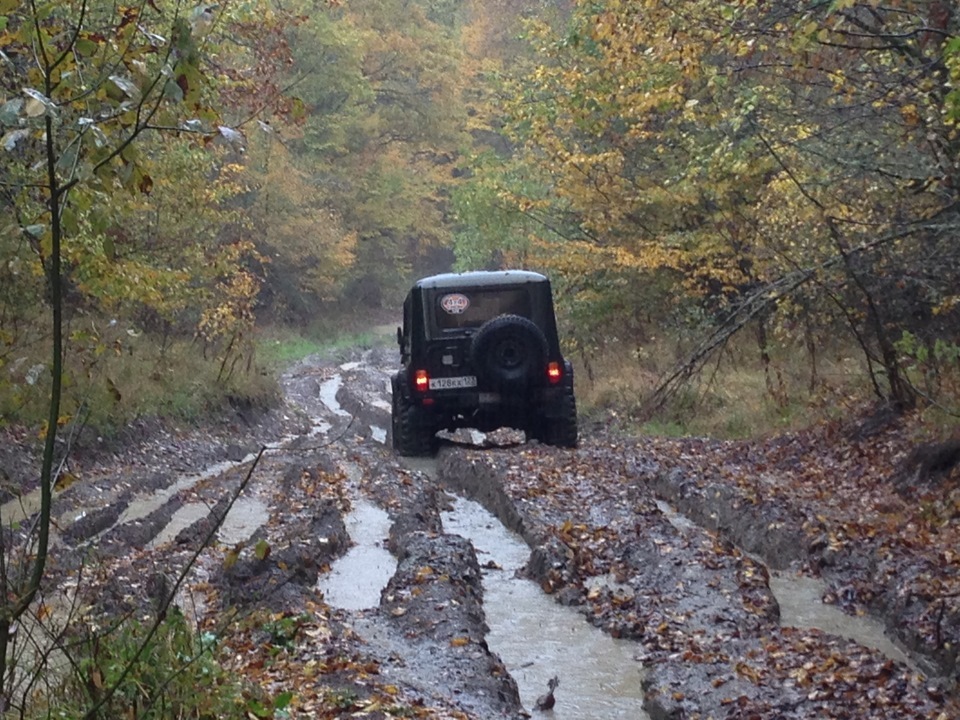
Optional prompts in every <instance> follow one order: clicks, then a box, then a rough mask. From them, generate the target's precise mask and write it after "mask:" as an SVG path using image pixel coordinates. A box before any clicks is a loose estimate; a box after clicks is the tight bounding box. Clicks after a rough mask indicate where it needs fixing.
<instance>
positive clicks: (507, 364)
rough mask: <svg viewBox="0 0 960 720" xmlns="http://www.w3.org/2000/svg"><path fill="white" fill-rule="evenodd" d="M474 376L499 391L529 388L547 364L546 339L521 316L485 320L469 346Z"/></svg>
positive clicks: (541, 332)
mask: <svg viewBox="0 0 960 720" xmlns="http://www.w3.org/2000/svg"><path fill="white" fill-rule="evenodd" d="M470 358H471V360H472V361H473V366H474V368H475V369H476V372H477V375H478V376H479V377H480V378H481V380H483V381H485V382H486V383H487V384H490V385H493V386H494V387H496V388H498V389H500V390H521V389H525V388H527V387H529V386H530V385H531V383H532V382H533V380H534V378H537V377H538V376H539V374H540V373H542V372H543V368H544V366H545V365H546V362H547V338H546V336H545V335H544V334H543V331H542V330H541V329H540V328H539V327H537V325H536V324H535V323H534V322H533V321H531V320H528V319H527V318H525V317H521V316H520V315H500V316H498V317H495V318H493V319H491V320H488V321H487V322H485V323H484V324H483V325H481V326H480V329H479V330H477V333H476V335H474V336H473V341H472V342H471V344H470Z"/></svg>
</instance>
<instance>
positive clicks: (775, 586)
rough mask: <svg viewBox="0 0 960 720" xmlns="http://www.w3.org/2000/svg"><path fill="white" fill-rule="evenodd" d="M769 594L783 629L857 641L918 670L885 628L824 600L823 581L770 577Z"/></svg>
mask: <svg viewBox="0 0 960 720" xmlns="http://www.w3.org/2000/svg"><path fill="white" fill-rule="evenodd" d="M770 590H771V591H772V592H773V595H774V597H776V599H777V603H779V605H780V625H781V626H783V627H795V628H815V629H817V630H822V631H823V632H827V633H831V634H833V635H839V636H840V637H844V638H847V639H849V640H856V641H857V642H858V643H860V644H861V645H865V646H866V647H871V648H874V649H875V650H879V651H880V652H882V653H883V654H884V655H886V656H887V657H888V658H890V659H891V660H896V661H898V662H902V663H904V664H905V665H908V666H910V667H911V668H913V669H914V670H916V669H917V668H916V665H915V664H914V663H913V662H912V661H911V660H910V658H909V657H908V656H907V654H906V653H904V652H903V650H901V649H900V648H899V647H897V646H896V645H895V644H894V643H893V641H892V640H890V638H889V637H887V636H886V634H885V633H884V628H883V624H882V623H880V622H878V621H877V620H874V619H873V618H871V617H866V616H852V615H847V614H846V613H845V612H843V611H842V610H841V609H840V608H838V607H836V606H834V605H827V604H825V603H824V602H823V600H822V598H823V595H824V593H825V592H826V591H827V586H826V584H825V583H824V582H823V581H822V580H818V579H816V578H811V577H805V576H803V575H791V574H784V573H770Z"/></svg>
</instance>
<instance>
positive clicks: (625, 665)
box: [443, 498, 648, 720]
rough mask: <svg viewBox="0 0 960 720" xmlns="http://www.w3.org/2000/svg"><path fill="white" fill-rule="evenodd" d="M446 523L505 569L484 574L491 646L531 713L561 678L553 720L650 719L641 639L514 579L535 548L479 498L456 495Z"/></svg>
mask: <svg viewBox="0 0 960 720" xmlns="http://www.w3.org/2000/svg"><path fill="white" fill-rule="evenodd" d="M443 524H444V529H445V530H446V531H447V532H450V533H456V534H458V535H461V536H463V537H465V538H467V539H469V540H470V541H471V542H472V543H473V545H474V547H475V548H476V550H477V555H478V557H479V560H480V564H481V565H483V564H485V563H488V562H490V561H491V560H492V561H493V562H495V563H497V564H498V565H499V566H500V567H501V568H502V569H500V570H484V571H483V575H484V578H483V593H484V600H483V607H484V612H485V613H486V617H487V625H489V627H490V632H489V634H488V635H487V645H488V646H489V647H490V649H491V650H492V651H493V652H495V653H497V654H498V655H499V656H500V658H501V659H502V660H503V662H504V663H505V664H506V666H507V668H508V669H509V670H510V674H511V675H513V677H514V678H515V679H516V681H517V685H518V686H519V688H520V698H521V700H522V701H523V704H524V706H525V707H526V708H527V709H528V710H532V709H533V707H534V704H535V702H536V699H537V698H538V697H539V696H540V695H542V694H544V693H545V692H546V691H547V681H548V680H549V679H550V678H551V677H553V676H554V675H557V676H558V677H559V678H560V686H559V687H558V688H557V691H556V699H557V703H556V705H555V706H554V708H553V710H552V711H551V712H550V716H551V717H552V718H554V720H596V718H604V720H615V719H616V718H630V720H642V719H644V718H647V717H648V716H647V715H646V713H644V712H643V710H642V709H641V708H642V705H643V691H642V690H641V687H640V681H641V678H642V674H643V666H641V665H640V664H639V663H638V662H637V661H636V660H635V659H634V654H635V653H636V650H637V646H636V644H635V643H632V642H630V641H627V640H615V639H614V638H611V637H610V636H609V635H606V634H604V633H603V631H601V630H599V629H598V628H595V627H593V626H592V625H590V624H589V623H588V622H587V621H586V619H585V618H584V617H583V615H581V614H580V613H579V612H577V611H576V610H575V609H573V608H570V607H565V606H563V605H560V604H558V603H556V602H554V600H553V598H552V597H550V596H548V595H545V594H544V593H543V591H542V590H541V589H540V587H539V586H538V585H537V584H536V583H534V582H532V581H530V580H527V579H525V578H518V577H515V575H514V573H515V571H516V570H518V569H519V568H521V567H522V566H523V565H524V564H525V563H526V561H527V557H528V556H529V554H530V548H529V547H527V544H526V543H525V542H524V541H523V539H521V538H520V537H519V536H518V535H515V534H514V533H511V532H510V531H509V530H507V529H506V528H505V527H504V526H503V525H502V524H501V523H500V521H499V520H497V519H496V518H495V517H494V516H493V515H491V514H490V513H489V512H487V510H486V509H484V508H483V507H482V506H481V505H479V504H478V503H475V502H473V501H471V500H464V499H462V498H457V499H456V501H455V502H454V509H453V511H452V512H445V513H443Z"/></svg>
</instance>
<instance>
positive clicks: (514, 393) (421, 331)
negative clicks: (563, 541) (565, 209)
mask: <svg viewBox="0 0 960 720" xmlns="http://www.w3.org/2000/svg"><path fill="white" fill-rule="evenodd" d="M397 340H398V341H399V343H400V362H401V365H402V367H401V368H400V371H399V372H398V373H396V374H395V375H394V376H393V378H392V387H393V423H392V431H393V446H394V448H395V449H396V450H397V452H398V453H400V454H401V455H430V454H432V453H434V452H435V451H436V449H437V445H438V439H437V437H436V433H437V431H439V430H451V431H452V430H455V429H457V428H461V427H464V428H476V429H477V430H481V431H483V432H487V431H490V430H495V429H496V428H500V427H512V428H517V429H519V430H523V431H525V432H526V434H527V438H528V439H530V438H534V439H537V440H540V441H541V442H545V443H548V444H550V445H560V446H563V447H576V444H577V404H576V400H575V399H574V394H573V366H572V365H571V364H570V362H569V361H568V360H565V359H564V358H563V355H562V354H561V353H560V343H559V341H558V339H557V323H556V319H555V318H554V314H553V296H552V293H551V291H550V281H549V280H547V278H545V277H544V276H543V275H540V274H538V273H534V272H527V271H521V270H504V271H498V272H468V273H460V274H453V273H451V274H444V275H433V276H431V277H427V278H423V279H422V280H419V281H418V282H417V283H416V284H415V285H414V286H413V288H412V289H411V290H410V292H409V293H408V295H407V298H406V300H405V301H404V303H403V328H400V329H398V330H397Z"/></svg>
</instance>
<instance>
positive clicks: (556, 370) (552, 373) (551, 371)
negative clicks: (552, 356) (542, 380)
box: [547, 362, 563, 385]
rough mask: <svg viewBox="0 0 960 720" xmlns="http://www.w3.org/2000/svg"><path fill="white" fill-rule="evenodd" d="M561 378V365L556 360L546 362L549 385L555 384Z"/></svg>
mask: <svg viewBox="0 0 960 720" xmlns="http://www.w3.org/2000/svg"><path fill="white" fill-rule="evenodd" d="M562 379H563V366H562V365H561V364H560V363H558V362H551V363H548V364H547V380H549V381H550V384H551V385H556V384H557V383H558V382H560V381H561V380H562Z"/></svg>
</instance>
